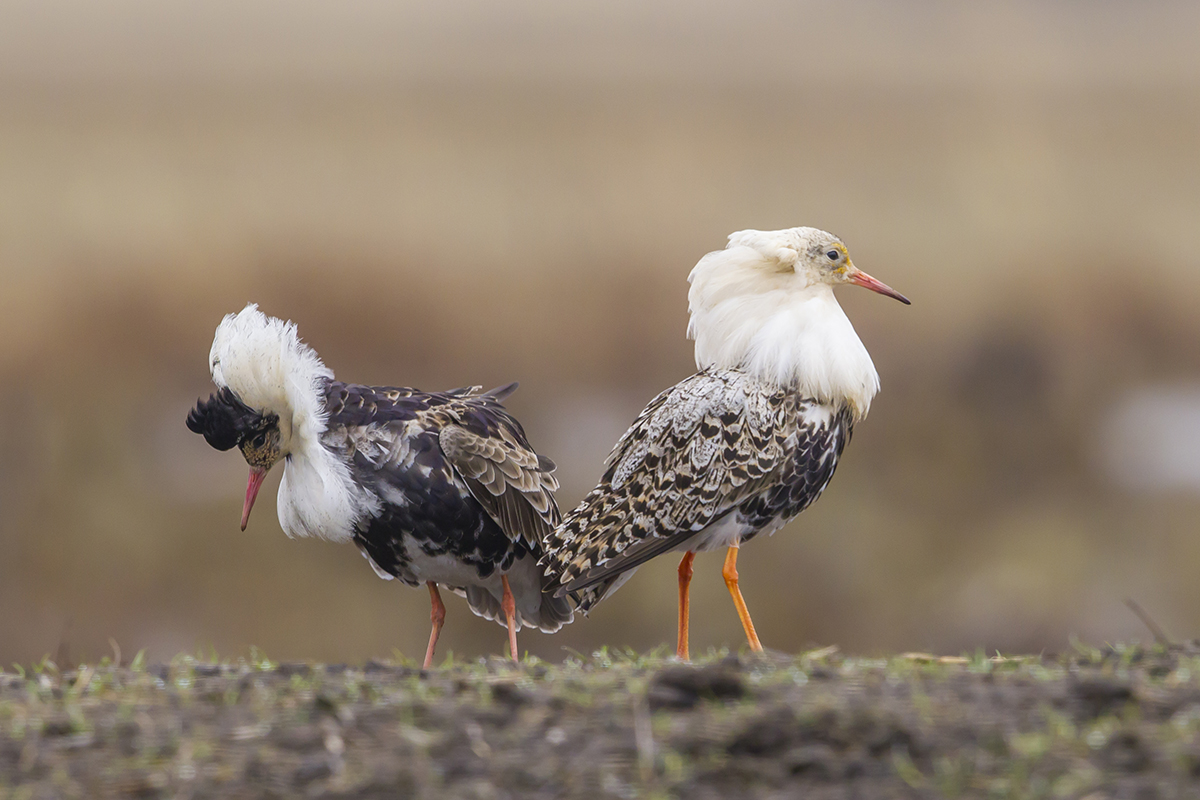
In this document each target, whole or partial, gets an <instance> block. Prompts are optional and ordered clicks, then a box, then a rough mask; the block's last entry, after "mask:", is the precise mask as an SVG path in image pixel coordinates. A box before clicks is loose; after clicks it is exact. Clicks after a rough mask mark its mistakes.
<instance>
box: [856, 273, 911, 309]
mask: <svg viewBox="0 0 1200 800" xmlns="http://www.w3.org/2000/svg"><path fill="white" fill-rule="evenodd" d="M848 280H849V281H850V283H853V284H854V285H855V286H861V287H863V288H864V289H870V290H871V291H872V292H879V293H880V294H883V295H887V296H888V297H893V298H895V299H897V300H899V301H900V302H901V303H904V305H906V306H911V305H912V303H910V302H909V300H908V298H907V297H905V296H904V295H902V294H900V293H899V292H897V291H896V290H895V289H893V288H892V287H890V286H888V285H887V284H886V283H884V282H883V281H878V280H876V279H874V278H872V277H871V276H870V275H868V274H867V273H865V272H863V271H862V270H860V269H858V268H856V267H852V268H851V270H850V277H849V278H848Z"/></svg>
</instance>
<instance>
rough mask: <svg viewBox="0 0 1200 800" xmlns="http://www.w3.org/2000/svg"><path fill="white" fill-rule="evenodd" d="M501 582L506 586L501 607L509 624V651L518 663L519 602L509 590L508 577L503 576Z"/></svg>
mask: <svg viewBox="0 0 1200 800" xmlns="http://www.w3.org/2000/svg"><path fill="white" fill-rule="evenodd" d="M500 582H501V583H502V584H504V597H502V598H501V599H500V607H501V608H503V609H504V620H505V621H506V622H507V623H508V651H509V652H510V653H511V654H512V660H513V661H517V660H518V659H517V601H516V600H515V599H513V593H512V589H510V588H508V576H507V575H501V576H500Z"/></svg>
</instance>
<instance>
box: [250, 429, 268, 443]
mask: <svg viewBox="0 0 1200 800" xmlns="http://www.w3.org/2000/svg"><path fill="white" fill-rule="evenodd" d="M266 443H267V432H266V431H263V432H262V433H260V434H259V435H258V436H255V437H254V438H253V439H251V440H250V446H251V447H262V446H263V445H264V444H266Z"/></svg>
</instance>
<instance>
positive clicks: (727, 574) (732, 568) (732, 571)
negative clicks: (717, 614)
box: [721, 544, 763, 653]
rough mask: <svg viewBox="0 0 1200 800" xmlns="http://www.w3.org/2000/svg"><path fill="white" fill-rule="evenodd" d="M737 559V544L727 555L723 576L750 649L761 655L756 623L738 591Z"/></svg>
mask: <svg viewBox="0 0 1200 800" xmlns="http://www.w3.org/2000/svg"><path fill="white" fill-rule="evenodd" d="M737 557H738V546H737V545H736V544H735V545H734V546H733V547H730V548H729V552H727V553H726V554H725V567H724V569H722V570H721V575H722V576H724V578H725V586H726V588H728V589H729V594H731V595H733V604H734V606H736V607H737V612H738V617H740V618H741V620H742V627H743V628H745V629H746V640H747V641H748V642H750V649H751V650H753V651H754V652H756V653H761V652H762V649H763V647H762V642H760V641H758V634H757V633H755V632H754V622H753V621H752V620H751V619H750V612H749V611H748V610H747V609H746V601H745V600H743V599H742V592H741V590H740V589H738V573H737Z"/></svg>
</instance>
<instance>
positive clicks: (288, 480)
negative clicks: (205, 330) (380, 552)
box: [209, 303, 370, 541]
mask: <svg viewBox="0 0 1200 800" xmlns="http://www.w3.org/2000/svg"><path fill="white" fill-rule="evenodd" d="M209 365H210V368H211V370H212V377H213V382H214V383H216V384H217V386H227V387H229V388H230V389H231V390H233V392H234V393H235V394H237V396H238V397H239V398H240V399H241V401H242V402H243V403H245V404H246V405H248V406H250V407H251V408H253V409H256V410H258V411H268V412H272V413H274V414H277V415H278V416H279V432H280V452H281V454H282V455H283V456H284V457H285V458H284V474H283V480H282V481H281V482H280V484H279V499H278V508H277V510H278V513H279V523H280V525H282V526H283V530H284V532H285V533H287V535H288V536H319V537H321V538H324V539H332V540H335V541H346V540H348V539H350V538H351V537H352V536H353V534H354V523H355V522H356V521H357V520H358V519H359V518H360V517H361V516H362V515H363V514H364V513H367V512H368V511H369V507H370V499H369V498H367V497H366V495H365V492H364V491H363V490H362V488H361V487H359V486H356V485H355V483H354V481H353V480H352V478H351V476H350V472H349V469H348V468H347V467H346V465H345V463H343V462H342V461H341V460H340V459H339V458H338V457H337V456H336V455H335V454H334V453H333V452H332V451H330V450H329V449H328V448H327V447H325V445H324V444H322V442H321V434H323V433H324V432H325V430H326V428H327V426H328V415H327V413H326V410H325V401H324V388H325V382H326V381H328V380H332V379H333V372H332V371H331V370H330V369H329V368H328V367H326V366H325V364H324V363H322V362H321V359H320V358H319V357H318V356H317V354H316V352H314V351H313V349H312V348H311V347H309V346H308V345H306V344H305V343H304V342H302V341H300V337H299V335H298V333H297V331H296V326H295V325H294V324H293V323H291V322H284V321H283V320H280V319H276V318H275V317H268V316H266V315H265V314H263V313H262V312H261V311H259V310H258V307H257V306H256V305H254V304H253V303H252V304H250V305H247V306H246V307H245V308H244V309H242V310H241V311H240V312H238V313H237V314H229V315H228V316H226V317H225V319H224V320H222V321H221V324H220V325H219V326H217V333H216V336H215V338H214V339H213V345H212V350H211V351H210V354H209Z"/></svg>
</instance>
